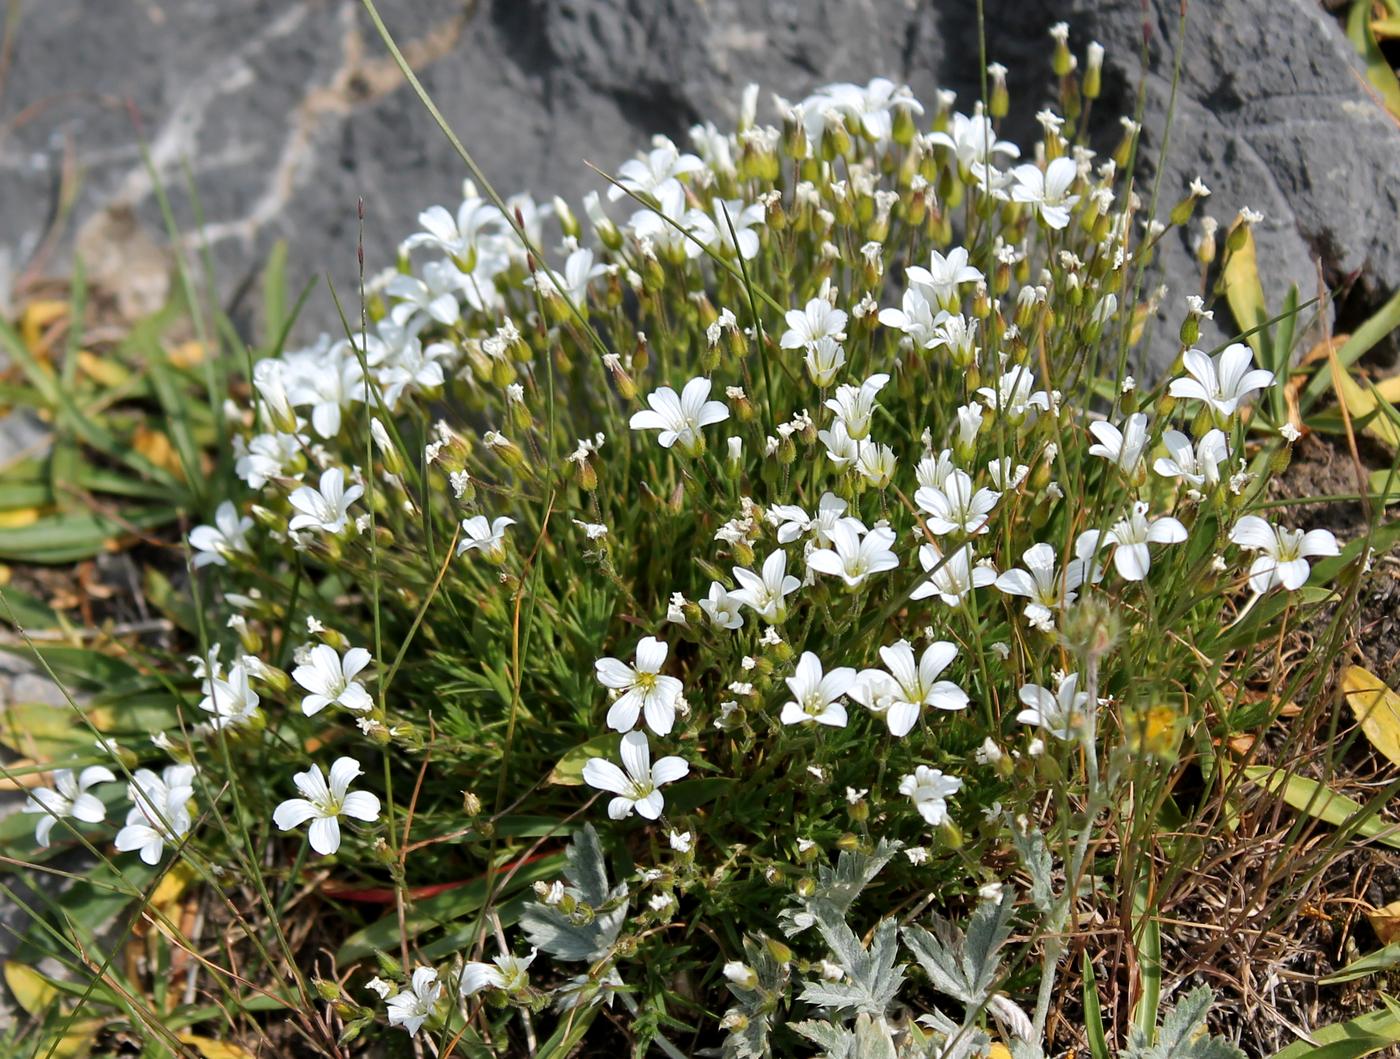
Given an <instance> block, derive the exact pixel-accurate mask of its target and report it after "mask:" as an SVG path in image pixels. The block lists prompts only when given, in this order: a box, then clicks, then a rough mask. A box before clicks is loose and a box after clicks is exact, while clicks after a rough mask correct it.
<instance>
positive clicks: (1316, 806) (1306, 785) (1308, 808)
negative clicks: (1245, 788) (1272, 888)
mask: <svg viewBox="0 0 1400 1059" xmlns="http://www.w3.org/2000/svg"><path fill="white" fill-rule="evenodd" d="M1244 775H1245V778H1246V779H1248V780H1249V781H1250V782H1251V783H1253V784H1255V785H1257V786H1259V787H1263V788H1264V789H1265V790H1269V791H1272V792H1273V793H1275V794H1277V795H1278V796H1279V797H1281V798H1282V799H1283V800H1284V801H1285V802H1287V803H1288V805H1289V806H1290V807H1291V808H1293V809H1297V810H1298V811H1299V812H1300V813H1306V814H1307V815H1308V816H1311V817H1313V818H1314V819H1317V820H1321V821H1323V822H1324V823H1328V824H1331V825H1333V826H1334V827H1340V828H1349V829H1354V830H1355V831H1356V833H1357V834H1358V835H1361V836H1362V837H1363V838H1367V839H1373V840H1375V841H1377V842H1382V843H1384V844H1385V845H1387V846H1390V847H1391V848H1393V849H1400V826H1397V825H1395V824H1388V823H1385V822H1384V821H1381V820H1377V819H1376V816H1375V812H1376V804H1375V803H1373V804H1371V805H1369V806H1363V805H1362V804H1360V803H1359V802H1356V801H1353V800H1352V799H1351V798H1348V797H1347V796H1346V795H1345V794H1338V793H1337V792H1336V791H1333V790H1329V789H1328V788H1326V787H1324V786H1323V785H1322V784H1320V783H1318V782H1317V781H1316V780H1311V779H1308V778H1307V777H1306V776H1298V775H1295V774H1293V773H1291V772H1285V771H1283V770H1282V769H1276V768H1273V767H1272V766H1269V765H1249V766H1247V767H1246V768H1245V770H1244Z"/></svg>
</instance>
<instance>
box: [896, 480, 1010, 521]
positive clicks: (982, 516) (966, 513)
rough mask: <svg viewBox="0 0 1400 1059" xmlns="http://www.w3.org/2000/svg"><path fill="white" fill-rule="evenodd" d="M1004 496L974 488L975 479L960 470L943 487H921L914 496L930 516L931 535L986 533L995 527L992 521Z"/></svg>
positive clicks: (928, 519) (993, 490) (990, 490)
mask: <svg viewBox="0 0 1400 1059" xmlns="http://www.w3.org/2000/svg"><path fill="white" fill-rule="evenodd" d="M1000 497H1001V494H1000V493H998V492H997V491H996V490H995V489H978V490H976V491H975V492H974V491H973V488H972V478H971V476H969V475H968V473H967V472H966V471H961V470H958V469H956V468H954V469H953V470H951V471H949V472H948V473H947V474H946V475H945V476H944V478H943V485H942V486H941V487H939V486H936V485H925V486H921V487H920V488H919V489H918V490H917V491H916V492H915V493H914V502H915V503H916V504H918V505H919V507H920V508H922V509H923V511H924V512H925V513H926V514H927V515H928V518H927V519H925V520H924V521H925V524H926V525H927V526H928V528H929V532H930V533H934V534H937V535H938V536H940V537H941V536H943V535H944V534H945V533H968V534H978V533H986V532H987V531H988V530H989V529H990V528H991V527H990V526H989V525H988V519H989V518H990V517H991V513H992V508H994V507H996V505H997V500H998V499H1000Z"/></svg>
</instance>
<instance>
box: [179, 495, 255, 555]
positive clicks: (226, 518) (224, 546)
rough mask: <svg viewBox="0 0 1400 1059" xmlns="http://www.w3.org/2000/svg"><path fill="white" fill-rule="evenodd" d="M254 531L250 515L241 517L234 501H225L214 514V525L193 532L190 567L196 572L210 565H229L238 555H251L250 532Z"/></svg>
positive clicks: (191, 532) (198, 528)
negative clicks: (232, 558) (193, 553)
mask: <svg viewBox="0 0 1400 1059" xmlns="http://www.w3.org/2000/svg"><path fill="white" fill-rule="evenodd" d="M252 528H253V520H252V519H251V518H249V517H248V516H247V515H243V516H241V517H240V516H239V514H238V508H236V507H234V506H233V502H232V501H230V500H225V501H224V502H223V503H221V504H220V505H219V507H218V509H217V510H216V511H215V512H214V525H212V526H196V527H195V528H194V529H192V530H190V547H191V548H193V549H194V550H195V555H194V556H193V557H192V558H191V559H190V563H191V565H193V566H194V568H195V569H196V570H197V569H199V568H200V567H201V566H208V565H209V564H210V563H213V564H214V565H215V566H227V565H228V561H229V559H230V558H231V557H233V556H234V555H235V554H239V553H241V554H243V555H248V554H250V553H251V550H252V549H250V548H249V547H248V531H249V530H250V529H252Z"/></svg>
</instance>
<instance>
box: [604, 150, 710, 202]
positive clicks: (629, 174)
mask: <svg viewBox="0 0 1400 1059" xmlns="http://www.w3.org/2000/svg"><path fill="white" fill-rule="evenodd" d="M704 168H705V163H704V162H702V161H700V159H699V158H697V157H696V156H695V155H693V154H681V152H680V150H679V149H678V148H677V147H676V145H675V144H674V143H672V142H671V141H669V140H667V141H666V142H664V143H661V144H660V145H658V146H657V147H654V148H653V149H652V150H650V151H649V152H647V154H646V155H645V156H643V157H641V158H629V159H628V160H627V161H625V162H623V163H622V165H620V166H618V167H617V184H614V185H613V186H612V187H610V188H608V198H610V199H612V200H613V201H614V202H616V201H617V200H618V199H620V198H622V196H623V195H625V194H627V192H628V191H632V192H635V193H637V194H639V195H655V196H656V197H657V198H660V197H661V190H662V189H663V188H667V187H668V186H671V185H674V186H675V188H676V190H678V191H679V190H682V188H681V184H680V178H681V177H683V176H685V175H686V174H687V173H695V172H698V171H699V170H701V169H704ZM618 185H621V187H619V186H618ZM624 189H626V190H624Z"/></svg>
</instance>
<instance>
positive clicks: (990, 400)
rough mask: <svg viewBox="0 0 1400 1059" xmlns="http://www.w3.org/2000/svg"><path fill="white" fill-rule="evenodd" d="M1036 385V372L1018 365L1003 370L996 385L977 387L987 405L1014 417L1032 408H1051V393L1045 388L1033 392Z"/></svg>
mask: <svg viewBox="0 0 1400 1059" xmlns="http://www.w3.org/2000/svg"><path fill="white" fill-rule="evenodd" d="M1034 385H1035V372H1033V371H1032V370H1031V369H1030V368H1028V367H1026V366H1025V365H1018V366H1017V367H1014V368H1012V369H1011V370H1010V371H1007V372H1003V373H1002V375H1001V377H1000V378H998V379H997V384H996V386H995V387H991V386H980V387H978V389H977V393H978V396H980V397H981V398H982V399H983V400H984V401H985V402H986V403H987V407H988V408H990V409H992V410H993V411H995V412H1002V413H1004V414H1005V415H1008V416H1011V417H1012V418H1013V419H1014V418H1018V417H1020V416H1023V415H1025V414H1026V413H1027V412H1028V411H1030V409H1032V408H1039V409H1041V410H1042V411H1049V409H1050V395H1049V394H1047V393H1046V392H1045V391H1044V390H1037V391H1035V392H1034V393H1032V392H1031V387H1033V386H1034Z"/></svg>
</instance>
